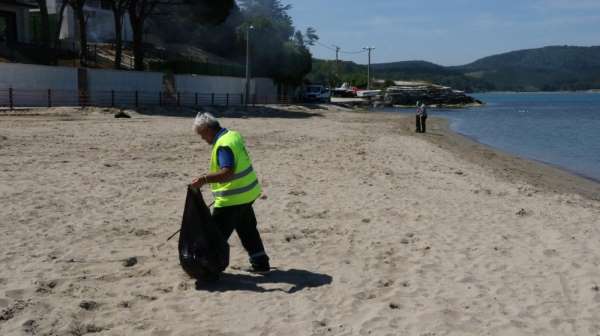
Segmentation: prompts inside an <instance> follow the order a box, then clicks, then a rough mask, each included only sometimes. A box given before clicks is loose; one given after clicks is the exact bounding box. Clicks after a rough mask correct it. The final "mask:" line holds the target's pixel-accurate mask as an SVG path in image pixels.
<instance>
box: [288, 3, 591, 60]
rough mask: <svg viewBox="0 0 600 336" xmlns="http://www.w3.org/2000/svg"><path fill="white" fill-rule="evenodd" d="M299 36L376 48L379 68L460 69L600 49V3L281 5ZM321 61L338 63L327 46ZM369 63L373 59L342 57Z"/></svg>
mask: <svg viewBox="0 0 600 336" xmlns="http://www.w3.org/2000/svg"><path fill="white" fill-rule="evenodd" d="M282 3H284V4H291V5H292V6H293V8H292V10H291V11H290V15H291V16H292V18H293V19H294V25H295V26H296V28H297V29H302V30H305V29H306V27H309V26H312V27H314V28H316V29H317V33H318V35H319V37H320V38H321V40H320V42H321V43H322V44H324V45H326V46H331V45H337V46H339V47H341V48H342V51H348V52H353V51H359V50H361V49H362V48H363V47H367V46H373V47H375V48H376V49H375V51H374V52H373V60H372V61H373V62H374V63H382V62H393V61H406V60H425V61H430V62H434V63H437V64H441V65H461V64H466V63H470V62H472V61H475V60H476V59H478V58H481V57H485V56H490V55H493V54H498V53H503V52H507V51H512V50H518V49H529V48H538V47H543V46H548V45H577V46H591V45H600V0H502V1H501V0H446V1H443V0H283V1H282ZM311 50H312V52H313V55H314V56H315V57H317V58H323V59H335V52H334V51H332V50H329V49H327V48H325V47H323V46H321V45H316V46H314V47H312V48H311ZM340 58H341V59H344V60H352V61H355V62H357V63H362V64H366V63H367V54H366V53H363V54H343V53H342V54H340Z"/></svg>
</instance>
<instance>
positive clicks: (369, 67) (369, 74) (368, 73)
mask: <svg viewBox="0 0 600 336" xmlns="http://www.w3.org/2000/svg"><path fill="white" fill-rule="evenodd" d="M363 50H368V51H369V65H368V66H367V90H371V51H373V50H375V48H374V47H365V48H363Z"/></svg>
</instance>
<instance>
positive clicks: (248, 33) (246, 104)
mask: <svg viewBox="0 0 600 336" xmlns="http://www.w3.org/2000/svg"><path fill="white" fill-rule="evenodd" d="M252 29H254V26H249V27H248V28H247V29H246V95H245V96H244V97H245V98H244V105H245V106H246V107H248V102H249V101H250V30H252Z"/></svg>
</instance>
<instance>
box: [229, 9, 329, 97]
mask: <svg viewBox="0 0 600 336" xmlns="http://www.w3.org/2000/svg"><path fill="white" fill-rule="evenodd" d="M239 3H240V7H241V8H242V14H243V15H244V20H245V22H244V24H243V25H242V26H240V29H239V32H240V34H239V36H240V38H241V39H244V38H245V35H243V34H242V33H243V32H245V27H247V26H249V25H252V26H254V31H253V32H252V35H253V37H252V41H251V44H252V45H253V46H254V48H253V50H254V52H253V55H254V56H253V62H252V63H253V65H252V67H253V69H256V71H254V73H255V74H256V73H257V72H258V73H259V74H261V75H265V76H268V77H271V78H273V79H274V80H275V81H276V82H277V83H279V84H282V85H283V86H284V87H285V86H288V85H291V86H298V85H301V84H302V81H303V79H304V77H305V76H306V74H308V73H309V72H310V71H311V69H312V55H311V54H310V51H309V50H308V48H307V46H310V45H313V44H314V43H315V41H317V40H318V36H317V35H316V30H315V29H314V28H309V29H307V30H306V33H304V34H303V33H302V32H301V31H296V30H295V29H294V26H293V22H292V18H291V17H290V16H289V15H288V13H287V12H288V11H289V10H290V9H291V6H290V5H283V4H282V3H281V1H279V0H240V1H239Z"/></svg>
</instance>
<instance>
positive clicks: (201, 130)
mask: <svg viewBox="0 0 600 336" xmlns="http://www.w3.org/2000/svg"><path fill="white" fill-rule="evenodd" d="M194 131H195V132H196V134H198V135H200V136H201V137H202V139H203V140H204V141H206V142H207V143H208V144H209V145H212V155H211V159H210V170H209V173H207V174H205V175H203V176H201V177H199V178H197V179H195V180H194V181H193V182H192V187H196V188H200V187H201V186H203V185H205V184H210V186H211V189H212V193H213V196H214V199H215V205H214V209H213V213H212V217H213V219H214V221H215V223H216V224H217V226H218V227H219V230H220V231H221V233H222V234H223V237H224V238H225V240H228V239H229V237H230V236H231V234H232V233H233V231H234V230H235V231H236V232H237V235H238V236H239V238H240V241H241V242H242V245H243V246H244V249H245V250H246V252H247V253H248V256H249V257H250V265H251V268H250V269H248V271H251V272H256V273H266V272H268V271H269V270H270V269H271V267H270V264H269V256H268V255H267V253H266V252H265V248H264V246H263V242H262V239H261V237H260V234H259V233H258V229H257V223H256V216H255V215H254V209H253V208H252V205H253V203H254V201H255V200H256V199H257V198H258V197H259V196H260V194H261V192H262V189H261V187H260V183H259V182H258V178H257V177H256V173H255V172H254V169H253V168H252V161H251V160H250V156H249V155H248V151H247V150H246V146H245V143H244V139H243V138H242V136H241V135H240V134H239V133H238V132H236V131H233V130H228V129H226V128H222V127H221V125H220V124H219V121H218V120H217V118H215V117H214V116H213V115H212V114H210V113H201V112H199V113H198V115H197V116H196V118H195V120H194Z"/></svg>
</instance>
